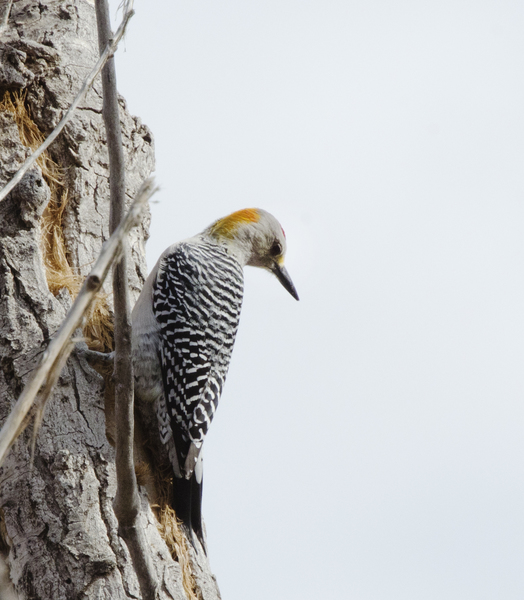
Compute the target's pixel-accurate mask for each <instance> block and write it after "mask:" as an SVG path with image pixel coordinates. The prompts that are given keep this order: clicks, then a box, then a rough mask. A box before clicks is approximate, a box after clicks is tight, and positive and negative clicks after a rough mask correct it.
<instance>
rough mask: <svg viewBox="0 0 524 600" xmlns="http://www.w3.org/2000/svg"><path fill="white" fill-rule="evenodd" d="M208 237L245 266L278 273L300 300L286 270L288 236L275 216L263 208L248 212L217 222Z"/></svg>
mask: <svg viewBox="0 0 524 600" xmlns="http://www.w3.org/2000/svg"><path fill="white" fill-rule="evenodd" d="M206 233H208V234H209V235H210V236H211V237H212V238H214V239H215V240H216V241H217V242H219V243H221V244H224V245H225V246H227V247H228V248H229V249H230V250H231V251H232V252H233V253H235V254H236V255H237V257H238V258H239V260H240V262H241V263H242V264H245V265H251V266H253V267H262V268H263V269H267V270H268V271H271V272H272V273H274V274H275V275H276V276H277V278H278V280H279V281H280V283H281V284H282V285H283V286H284V287H285V288H286V290H287V291H288V292H289V293H290V294H291V295H292V296H293V298H295V299H296V300H298V294H297V290H296V289H295V286H294V285H293V282H292V281H291V277H290V276H289V273H288V272H287V270H286V268H285V267H284V257H285V254H286V235H285V233H284V230H283V229H282V226H281V225H280V223H279V222H278V221H277V220H276V219H275V217H274V216H273V215H271V214H270V213H268V212H267V211H265V210H262V209H261V208H246V209H244V210H239V211H237V212H234V213H232V214H230V215H229V216H227V217H224V218H222V219H219V220H218V221H215V222H214V223H213V224H212V225H210V227H208V229H207V230H206Z"/></svg>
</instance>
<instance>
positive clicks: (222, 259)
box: [131, 208, 299, 553]
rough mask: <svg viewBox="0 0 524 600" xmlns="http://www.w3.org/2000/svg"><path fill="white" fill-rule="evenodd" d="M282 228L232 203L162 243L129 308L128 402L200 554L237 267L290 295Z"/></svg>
mask: <svg viewBox="0 0 524 600" xmlns="http://www.w3.org/2000/svg"><path fill="white" fill-rule="evenodd" d="M285 254H286V235H285V233H284V230H283V228H282V226H281V225H280V223H279V222H278V221H277V219H276V218H275V217H274V216H273V215H271V214H270V213H269V212H267V211H265V210H263V209H260V208H248V209H243V210H239V211H236V212H234V213H232V214H230V215H228V216H226V217H223V218H221V219H218V220H217V221H214V222H213V223H212V224H211V225H210V226H209V227H207V228H206V229H204V231H202V232H201V233H199V234H197V235H196V236H193V237H191V238H188V239H185V240H182V241H180V242H177V243H175V244H173V245H172V246H169V247H168V248H167V249H166V250H165V251H164V252H163V253H162V255H161V256H160V258H159V259H158V262H157V263H156V265H155V267H154V268H153V270H152V271H151V273H150V274H149V277H148V278H147V280H146V282H145V284H144V287H143V289H142V292H141V293H140V296H139V298H138V300H137V302H136V304H135V307H134V309H133V311H132V315H131V317H132V331H133V334H132V362H133V369H134V378H135V404H136V406H137V412H138V415H139V419H140V421H141V425H142V429H143V430H144V431H146V438H147V439H148V444H149V447H150V448H151V451H152V453H153V456H154V458H153V461H152V462H153V468H158V467H159V465H167V469H168V471H170V474H171V476H172V489H171V493H170V504H171V506H172V508H173V509H174V511H175V514H176V516H177V518H178V519H179V521H181V523H182V527H183V529H184V531H185V534H186V536H187V537H188V539H189V541H190V542H191V544H192V545H193V547H195V549H196V542H195V539H194V535H196V538H197V539H198V541H199V542H200V544H201V545H202V548H203V549H204V551H205V552H206V553H207V547H206V541H205V536H204V530H203V523H202V486H203V459H202V445H203V442H204V439H205V437H206V434H207V432H208V430H209V426H210V424H211V421H212V420H213V416H214V414H215V411H216V409H217V406H218V402H219V399H220V396H221V393H222V389H223V386H224V382H225V379H226V375H227V372H228V369H229V363H230V360H231V353H232V350H233V344H234V342H235V336H236V333H237V329H238V324H239V318H240V310H241V306H242V298H243V287H244V276H243V268H244V266H254V267H259V268H262V269H265V270H267V271H270V272H271V273H273V274H274V275H275V276H276V277H277V279H278V280H279V281H280V283H281V284H282V285H283V287H284V288H285V289H286V290H287V291H288V292H289V293H290V294H291V296H293V298H295V299H296V300H298V299H299V297H298V294H297V291H296V289H295V286H294V285H293V282H292V280H291V277H290V276H289V273H288V272H287V270H286V268H285V266H284V258H285Z"/></svg>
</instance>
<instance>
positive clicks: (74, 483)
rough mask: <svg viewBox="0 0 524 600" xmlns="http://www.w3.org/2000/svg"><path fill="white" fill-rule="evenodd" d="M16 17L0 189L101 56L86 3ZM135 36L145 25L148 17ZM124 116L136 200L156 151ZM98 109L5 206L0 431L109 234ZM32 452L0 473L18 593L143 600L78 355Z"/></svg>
mask: <svg viewBox="0 0 524 600" xmlns="http://www.w3.org/2000/svg"><path fill="white" fill-rule="evenodd" d="M9 8H10V14H9V15H8V20H7V25H6V27H5V28H4V29H3V31H2V37H1V40H2V41H1V42H0V101H1V102H2V104H1V106H0V186H2V185H4V184H5V183H6V182H7V181H8V180H9V179H10V178H11V177H12V175H13V174H14V173H15V172H16V170H17V169H18V167H19V166H20V165H21V164H22V162H23V160H24V159H25V158H26V156H27V155H28V154H29V153H30V151H29V149H28V146H33V145H34V144H37V143H38V137H39V135H40V133H39V132H41V134H43V136H46V135H48V134H49V133H50V131H51V130H52V129H53V128H54V126H55V125H56V124H57V123H58V121H59V120H60V118H61V116H62V114H63V112H64V111H65V110H66V109H67V108H68V106H69V104H70V102H71V101H72V99H73V97H74V96H75V94H76V92H77V91H78V90H79V88H80V86H81V83H82V80H83V78H84V77H85V76H86V75H87V73H88V71H89V70H90V69H91V68H92V66H93V65H94V63H95V62H96V60H97V58H98V47H97V41H96V40H97V36H96V24H95V11H94V6H93V4H92V3H91V2H89V1H88V0H69V1H65V2H63V1H47V2H45V3H43V2H38V1H37V0H15V2H14V3H13V4H12V6H11V7H9V2H0V27H1V23H2V22H3V16H4V14H5V11H6V10H8V9H9ZM3 11H4V12H3ZM131 26H138V27H139V17H135V19H134V20H133V21H132V22H131ZM6 93H7V94H6ZM2 98H3V100H2ZM120 107H121V121H122V134H123V138H124V139H123V141H124V146H125V148H124V151H125V156H126V166H127V198H128V199H130V198H131V197H132V196H133V195H134V193H135V192H136V190H137V189H138V187H139V185H140V184H141V183H142V181H143V180H144V179H145V178H146V177H147V176H148V175H149V174H150V172H151V170H152V169H153V164H154V157H153V142H152V136H151V133H150V132H149V130H148V129H147V128H146V127H145V126H144V125H142V124H141V122H140V120H139V119H137V118H135V117H132V116H130V115H129V113H128V112H127V111H126V109H125V103H124V101H123V100H122V99H121V101H120ZM101 110H102V98H101V84H100V82H99V81H97V82H96V83H95V85H94V88H93V89H92V90H91V91H90V92H89V93H88V96H87V98H86V100H85V101H84V103H83V105H82V108H80V109H79V110H78V111H77V114H76V115H75V117H74V119H73V121H72V122H71V123H70V124H69V125H68V126H66V128H65V130H64V132H63V133H62V134H61V135H60V137H59V138H58V140H57V141H56V142H55V144H54V145H52V146H51V147H50V149H49V153H48V155H49V156H48V157H47V158H44V159H43V160H42V161H40V163H39V164H40V166H39V167H38V168H35V169H33V170H32V171H30V172H29V173H28V174H27V175H26V176H25V177H24V179H23V180H22V182H21V183H20V184H19V185H18V186H17V188H15V190H14V191H13V192H12V193H11V194H10V195H9V196H8V197H7V198H6V199H5V200H4V201H3V202H1V203H0V366H1V368H0V423H2V422H3V421H4V420H5V419H6V417H7V415H8V414H9V411H10V410H11V407H12V406H13V404H14V402H15V401H16V399H17V397H18V395H19V394H20V392H21V390H22V388H23V386H24V384H25V382H26V381H27V379H28V375H29V373H30V372H31V369H33V368H34V366H35V365H36V364H37V362H38V360H39V358H40V356H41V354H42V352H43V351H44V350H45V347H46V344H47V342H48V340H49V339H50V337H51V336H52V335H53V334H54V332H55V331H56V330H57V329H58V327H59V325H60V323H61V321H62V319H63V318H64V315H65V314H66V312H67V310H68V308H69V306H70V305H71V302H72V298H71V296H72V294H74V293H75V291H76V290H77V289H78V284H79V276H85V275H86V274H87V272H88V271H89V269H90V267H91V265H92V263H93V261H94V259H95V258H96V256H97V254H98V252H99V250H100V247H101V245H102V243H103V241H104V239H106V238H107V236H108V223H109V186H108V157H107V148H106V144H105V130H104V125H103V121H102V115H101ZM35 140H36V141H35ZM147 228H148V222H147V223H144V224H143V226H142V227H138V228H136V229H135V230H134V231H133V232H132V235H131V237H130V240H129V246H130V249H131V250H130V257H129V265H130V266H129V281H130V288H131V289H130V293H131V297H132V299H133V301H134V300H135V299H136V297H137V295H138V292H139V291H140V289H141V286H142V283H143V281H144V278H145V276H146V265H145V257H144V242H145V240H146V238H147ZM106 289H108V290H109V288H108V287H106ZM110 324H111V314H110V298H109V299H108V298H105V299H104V298H102V299H101V300H100V301H99V302H98V305H97V307H96V309H94V310H93V311H92V313H91V315H90V316H89V319H88V321H87V322H86V326H85V328H84V335H85V336H86V337H87V338H88V343H90V345H91V346H92V347H94V348H96V349H99V350H109V349H110V345H111V330H110V329H111V328H110ZM108 430H109V431H110V430H111V427H110V426H109V427H108ZM31 444H32V431H31V427H29V428H28V429H27V430H26V431H25V432H24V433H23V434H22V435H21V437H20V438H19V440H18V442H17V443H16V445H15V446H14V447H13V449H12V450H11V452H10V454H9V456H8V458H7V460H6V462H5V464H4V465H3V466H2V468H1V469H0V506H1V509H0V552H1V553H2V554H3V556H4V559H5V562H6V564H7V568H8V570H9V575H10V579H11V581H12V582H13V584H14V588H15V589H16V593H17V594H18V597H19V598H20V599H22V598H27V599H42V600H44V599H45V600H62V599H63V600H69V599H77V598H82V599H84V598H85V599H87V598H89V599H91V598H92V599H101V598H107V599H108V600H109V599H111V600H116V599H120V598H122V599H123V598H140V592H139V587H138V583H137V579H136V576H135V573H134V570H133V566H132V563H131V560H130V556H129V552H128V550H127V547H126V546H125V543H124V542H123V541H122V540H121V538H119V536H118V524H117V521H116V518H115V516H114V513H113V508H112V501H113V498H114V495H115V490H116V479H115V466H114V449H113V447H112V446H111V445H110V443H109V442H108V439H107V436H106V414H105V404H104V382H103V379H102V378H101V377H100V376H99V375H98V374H97V373H96V372H95V371H93V370H92V369H91V368H90V367H89V366H88V365H87V364H86V362H85V361H83V360H82V359H81V358H79V357H78V356H77V355H75V353H73V354H72V356H71V358H70V359H69V361H68V364H67V366H66V368H65V369H64V371H63V373H62V375H61V377H60V379H59V382H58V384H57V387H56V389H55V391H54V393H53V395H52V397H51V399H50V400H49V402H48V405H47V407H46V409H45V414H44V419H43V422H42V425H41V427H40V429H39V431H38V434H37V436H36V443H35V449H34V460H33V464H32V465H31ZM142 508H143V512H142V521H143V525H144V528H145V530H146V535H147V537H148V541H149V543H150V548H151V553H152V557H153V560H154V562H155V567H156V571H157V575H158V579H159V582H160V583H161V585H160V588H161V598H174V599H184V598H185V597H186V594H187V593H188V592H187V578H186V580H184V581H183V577H182V569H181V567H180V563H179V562H178V561H177V560H173V558H172V556H171V552H170V549H169V548H168V546H167V545H166V543H165V542H164V540H163V539H162V537H161V535H160V533H159V530H158V528H157V521H156V519H155V516H154V515H153V513H152V511H151V509H150V507H149V504H148V502H147V496H146V494H145V491H144V490H143V489H142ZM191 568H192V571H193V576H194V582H193V591H192V592H189V593H190V594H194V596H193V597H201V598H203V599H204V600H208V599H209V600H213V599H217V598H220V594H219V592H218V588H217V586H216V582H215V580H214V577H213V576H212V574H211V572H210V571H209V566H208V563H207V559H206V558H205V557H204V556H202V555H199V556H196V555H195V554H194V552H193V551H192V550H191ZM1 577H2V569H1V568H0V597H1V598H4V597H6V598H7V597H8V596H7V593H8V592H7V591H5V585H4V587H2V586H3V583H2V579H1ZM184 586H185V587H184ZM184 589H186V592H184ZM3 594H4V595H3Z"/></svg>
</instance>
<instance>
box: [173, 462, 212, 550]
mask: <svg viewBox="0 0 524 600" xmlns="http://www.w3.org/2000/svg"><path fill="white" fill-rule="evenodd" d="M202 487H203V485H202V482H201V483H198V481H197V479H196V476H195V473H193V474H192V475H191V479H185V478H184V477H181V478H178V477H173V498H172V506H173V508H174V510H175V513H176V516H177V518H178V519H180V521H182V526H183V529H184V531H185V534H186V536H187V538H188V540H189V541H190V542H191V545H192V546H193V548H194V549H195V551H196V552H198V550H197V548H196V545H195V540H194V537H193V534H195V535H196V537H197V538H198V540H199V542H200V544H201V545H202V548H203V549H204V552H206V554H207V548H206V544H205V540H204V533H203V528H202Z"/></svg>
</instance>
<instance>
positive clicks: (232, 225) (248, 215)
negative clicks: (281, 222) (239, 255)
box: [211, 208, 260, 238]
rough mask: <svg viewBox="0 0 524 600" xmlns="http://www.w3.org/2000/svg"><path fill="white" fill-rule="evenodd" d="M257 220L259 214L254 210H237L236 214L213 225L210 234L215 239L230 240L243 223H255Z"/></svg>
mask: <svg viewBox="0 0 524 600" xmlns="http://www.w3.org/2000/svg"><path fill="white" fill-rule="evenodd" d="M259 220H260V214H259V212H258V210H257V209H256V208H244V209H243V210H237V212H234V213H232V214H230V215H229V216H227V217H224V218H223V219H219V220H218V221H217V222H216V223H213V225H211V234H212V235H214V236H215V237H227V238H232V237H233V236H234V234H235V231H236V230H237V229H238V227H239V226H240V225H242V224H243V223H257V222H258V221H259Z"/></svg>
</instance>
